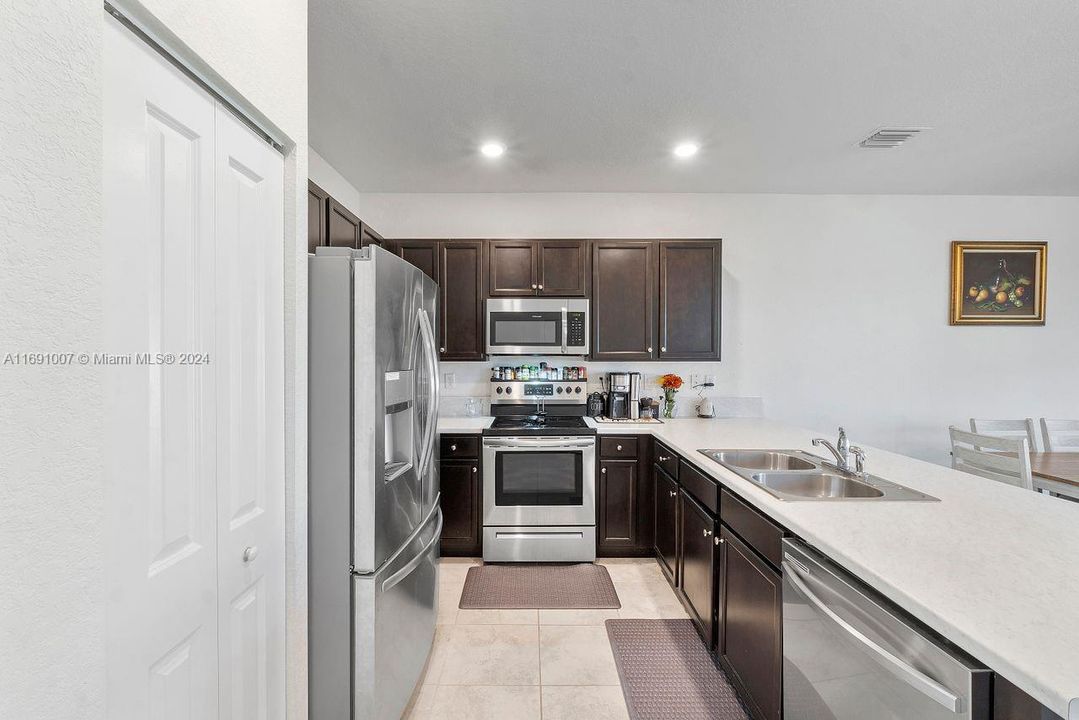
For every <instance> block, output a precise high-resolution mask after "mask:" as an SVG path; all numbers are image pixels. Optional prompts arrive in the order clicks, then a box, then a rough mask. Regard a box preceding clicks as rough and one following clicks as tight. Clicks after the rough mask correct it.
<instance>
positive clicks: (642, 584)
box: [406, 558, 687, 720]
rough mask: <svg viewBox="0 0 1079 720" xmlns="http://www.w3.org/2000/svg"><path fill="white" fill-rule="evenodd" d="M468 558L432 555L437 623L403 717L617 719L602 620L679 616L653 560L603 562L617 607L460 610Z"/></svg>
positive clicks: (618, 691)
mask: <svg viewBox="0 0 1079 720" xmlns="http://www.w3.org/2000/svg"><path fill="white" fill-rule="evenodd" d="M479 563H480V561H479V560H478V559H469V558H460V559H458V558H445V559H443V560H442V562H441V566H440V575H439V596H438V628H437V630H436V633H435V644H434V648H433V649H432V651H431V657H430V659H429V660H428V663H427V670H426V672H425V673H424V678H423V681H422V685H421V687H420V689H419V691H418V693H417V694H416V696H415V697H414V698H413V703H412V708H411V711H410V713H408V714H406V717H408V718H410V720H486V719H488V718H490V719H492V720H538V719H539V718H544V719H545V720H577V719H582V720H626V718H628V715H627V713H626V704H625V700H624V699H623V696H622V688H621V686H620V685H619V683H618V671H617V669H616V668H615V664H614V657H613V656H612V654H611V646H610V643H609V642H608V641H607V631H606V629H605V628H604V626H603V621H604V620H607V619H609V618H684V617H687V616H686V613H685V610H684V609H683V608H682V604H681V603H680V602H679V601H678V598H677V597H675V594H674V592H673V591H672V590H671V588H670V585H668V584H667V580H666V579H665V578H664V577H663V573H662V572H661V571H660V569H659V566H658V565H656V561H655V560H651V559H642V560H635V559H632V560H622V559H605V560H601V561H600V563H602V564H603V565H605V566H606V567H607V570H608V572H610V574H611V579H612V580H613V581H614V586H615V590H616V591H617V592H618V598H619V600H621V602H622V609H621V610H460V609H458V607H457V606H458V604H460V601H461V589H462V588H463V587H464V583H465V574H466V573H467V572H468V568H469V567H471V566H472V565H476V564H479Z"/></svg>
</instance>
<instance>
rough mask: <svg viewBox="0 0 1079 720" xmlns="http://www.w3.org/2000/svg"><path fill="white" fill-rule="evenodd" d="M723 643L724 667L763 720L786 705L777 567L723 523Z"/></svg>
mask: <svg viewBox="0 0 1079 720" xmlns="http://www.w3.org/2000/svg"><path fill="white" fill-rule="evenodd" d="M720 540H721V543H720V547H721V548H722V551H721V559H720V572H719V590H720V593H719V594H720V606H719V629H718V634H719V644H718V647H717V652H718V654H719V657H720V662H721V663H722V665H723V667H724V669H725V670H727V673H728V675H729V676H730V678H731V680H732V681H733V682H734V684H735V685H736V686H737V687H738V689H739V690H740V691H741V693H742V698H743V699H744V700H745V701H746V702H747V703H748V704H749V706H750V709H751V710H752V712H753V715H754V717H756V718H758V719H759V720H779V718H780V716H781V714H782V709H783V592H782V579H781V576H780V574H779V572H778V571H777V570H775V569H774V568H773V567H772V566H771V565H769V564H768V563H766V562H765V561H764V560H762V559H761V558H760V556H758V555H757V554H756V553H755V552H753V550H751V549H750V548H749V546H748V545H746V544H745V543H743V542H742V541H741V540H740V539H738V536H737V535H735V534H734V533H733V532H731V531H730V529H729V528H727V526H726V525H722V526H720Z"/></svg>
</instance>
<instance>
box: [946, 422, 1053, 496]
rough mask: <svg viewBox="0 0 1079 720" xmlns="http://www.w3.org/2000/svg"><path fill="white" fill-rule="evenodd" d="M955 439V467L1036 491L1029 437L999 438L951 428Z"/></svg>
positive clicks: (953, 463)
mask: <svg viewBox="0 0 1079 720" xmlns="http://www.w3.org/2000/svg"><path fill="white" fill-rule="evenodd" d="M948 432H949V433H950V434H951V438H952V467H953V468H955V469H956V470H962V471H963V472H968V473H972V474H974V475H980V476H982V477H984V478H989V479H990V480H996V481H998V482H1002V483H1007V484H1008V485H1015V486H1017V487H1021V488H1025V489H1027V490H1033V489H1034V478H1033V476H1032V475H1031V473H1030V445H1028V444H1027V439H1026V437H1018V438H1014V437H997V436H995V435H980V434H978V433H972V432H967V431H966V430H960V429H959V428H957V427H955V426H954V425H953V426H952V427H950V428H948Z"/></svg>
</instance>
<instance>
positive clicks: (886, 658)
mask: <svg viewBox="0 0 1079 720" xmlns="http://www.w3.org/2000/svg"><path fill="white" fill-rule="evenodd" d="M783 575H784V577H786V578H787V579H788V580H790V582H791V585H793V586H794V589H795V590H797V591H798V592H799V594H801V595H802V597H804V598H805V599H806V601H807V602H808V603H809V604H810V605H812V606H813V608H814V609H815V610H816V611H817V612H819V613H821V614H822V615H824V616H825V617H826V618H828V619H829V620H831V621H832V622H833V623H835V624H836V625H837V626H838V627H839V628H840V629H841V630H842V631H843V632H845V633H846V634H848V635H850V636H851V637H852V638H854V639H855V640H857V641H858V642H859V643H860V644H861V645H863V646H864V647H865V648H866V650H868V651H869V652H870V654H871V655H873V657H874V658H875V659H876V660H877V661H878V662H879V663H880V665H881V666H882V667H884V668H885V669H887V670H888V671H890V672H891V673H892V674H893V675H895V676H896V677H897V678H898V679H900V680H902V681H903V682H905V683H906V684H907V685H910V686H911V687H912V688H914V689H915V690H917V691H918V692H920V693H921V694H922V695H925V696H926V697H927V698H929V699H931V700H933V701H934V702H936V703H938V704H940V705H943V706H944V707H945V708H947V709H948V710H950V711H952V712H953V713H959V712H962V709H963V708H962V705H963V703H962V701H961V700H960V698H959V696H958V695H956V694H955V693H953V692H952V691H951V690H949V689H948V688H946V687H944V686H943V685H941V684H940V683H938V682H937V681H936V680H934V679H932V678H931V677H929V676H928V675H926V674H925V673H923V672H921V671H920V670H918V669H917V668H915V667H913V666H911V665H910V664H909V663H907V662H905V661H904V660H902V659H901V658H898V657H896V656H895V655H893V654H892V653H891V652H889V651H888V650H886V649H885V648H883V647H881V646H880V645H878V644H877V643H875V642H873V641H872V640H871V639H869V638H868V637H866V636H865V635H864V634H862V632H861V631H859V630H858V628H856V627H854V626H853V625H851V624H850V623H848V622H847V621H846V620H844V619H843V618H841V617H839V615H837V614H836V613H835V612H834V611H833V610H832V609H831V608H829V607H828V606H827V605H825V604H824V601H823V600H821V599H820V598H819V597H817V596H816V594H814V592H813V591H812V590H810V589H809V586H808V585H807V584H806V582H805V580H804V579H803V578H802V576H801V575H799V574H798V570H797V569H796V568H795V567H794V563H792V562H791V561H790V560H784V561H783Z"/></svg>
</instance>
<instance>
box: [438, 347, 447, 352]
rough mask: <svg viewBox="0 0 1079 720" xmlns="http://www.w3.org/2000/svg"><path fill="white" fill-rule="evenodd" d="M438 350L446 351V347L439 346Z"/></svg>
mask: <svg viewBox="0 0 1079 720" xmlns="http://www.w3.org/2000/svg"><path fill="white" fill-rule="evenodd" d="M438 351H439V352H446V348H444V347H440V348H439V349H438Z"/></svg>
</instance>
